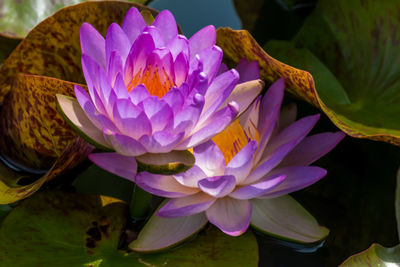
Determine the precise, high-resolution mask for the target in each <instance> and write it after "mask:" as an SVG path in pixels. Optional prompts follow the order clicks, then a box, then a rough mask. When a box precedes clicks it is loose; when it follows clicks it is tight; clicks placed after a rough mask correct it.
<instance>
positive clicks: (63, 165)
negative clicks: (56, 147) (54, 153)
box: [0, 137, 93, 204]
mask: <svg viewBox="0 0 400 267" xmlns="http://www.w3.org/2000/svg"><path fill="white" fill-rule="evenodd" d="M92 150H93V147H92V146H90V145H89V144H87V143H86V142H85V141H84V140H83V139H81V138H79V137H78V138H76V139H75V140H74V141H73V142H72V143H70V144H69V145H68V146H67V147H66V148H65V149H64V150H63V152H62V153H61V155H60V157H59V158H58V159H57V160H56V161H55V163H54V164H53V166H52V167H51V169H50V170H49V171H48V172H47V173H46V174H45V175H43V176H42V177H40V178H39V179H37V180H36V181H34V182H33V183H31V184H28V185H24V186H20V185H18V181H19V180H20V179H21V178H23V176H21V175H19V174H17V173H15V172H13V171H12V170H11V169H9V168H8V167H6V166H4V165H3V164H1V163H0V204H8V203H13V202H16V201H18V200H21V199H23V198H26V197H28V196H30V195H32V194H33V193H35V192H36V191H37V190H39V188H40V187H41V186H42V185H43V184H44V183H45V182H47V181H50V180H52V179H54V178H55V177H57V176H59V175H61V174H65V173H67V172H68V171H69V170H71V169H73V168H74V167H76V166H77V165H78V164H80V163H81V162H83V161H84V160H85V159H86V157H87V155H88V154H89V153H90V152H91V151H92Z"/></svg>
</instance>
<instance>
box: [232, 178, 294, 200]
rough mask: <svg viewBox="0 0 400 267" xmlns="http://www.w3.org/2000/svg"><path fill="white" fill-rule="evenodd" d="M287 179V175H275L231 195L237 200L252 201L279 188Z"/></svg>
mask: <svg viewBox="0 0 400 267" xmlns="http://www.w3.org/2000/svg"><path fill="white" fill-rule="evenodd" d="M285 178H286V176H285V175H273V176H272V177H267V178H265V179H263V180H261V181H259V182H257V183H255V184H251V185H246V186H243V187H241V188H239V189H237V190H236V191H234V192H232V193H230V194H229V196H230V197H232V198H235V199H242V200H243V199H252V198H256V197H259V196H262V195H264V194H265V193H267V192H268V191H270V190H271V189H273V188H275V187H276V186H278V185H279V184H280V183H282V182H283V180H284V179H285Z"/></svg>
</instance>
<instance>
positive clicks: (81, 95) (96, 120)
mask: <svg viewBox="0 0 400 267" xmlns="http://www.w3.org/2000/svg"><path fill="white" fill-rule="evenodd" d="M74 90H75V95H76V98H77V100H78V102H79V105H80V106H81V107H82V109H83V110H84V111H85V113H86V116H87V117H88V118H89V120H90V121H91V122H92V123H93V124H94V125H95V126H96V127H97V128H98V129H102V128H103V127H105V128H107V129H109V130H112V131H117V128H116V127H115V124H114V123H113V122H112V121H111V120H110V119H108V118H107V117H106V116H104V115H102V114H99V113H98V112H97V111H96V108H95V106H94V105H93V103H92V101H91V100H90V98H89V95H88V93H87V92H86V91H85V90H84V89H82V87H80V86H78V85H75V86H74Z"/></svg>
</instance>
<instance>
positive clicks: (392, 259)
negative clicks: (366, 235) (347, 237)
mask: <svg viewBox="0 0 400 267" xmlns="http://www.w3.org/2000/svg"><path fill="white" fill-rule="evenodd" d="M399 265H400V245H398V246H396V247H393V248H385V247H382V246H381V245H379V244H373V245H372V246H371V247H370V248H369V249H367V250H365V251H363V252H361V253H358V254H356V255H353V256H351V257H350V258H348V259H347V260H346V261H345V262H343V263H342V264H341V265H340V266H341V267H358V266H382V267H391V266H399Z"/></svg>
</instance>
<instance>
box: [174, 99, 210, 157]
mask: <svg viewBox="0 0 400 267" xmlns="http://www.w3.org/2000/svg"><path fill="white" fill-rule="evenodd" d="M193 100H194V101H193V103H192V104H190V105H188V106H186V107H185V106H184V107H183V108H182V109H181V110H180V112H178V113H176V114H175V116H174V131H175V132H181V131H185V133H188V132H190V131H191V130H192V127H191V126H193V125H196V124H197V121H198V119H199V117H200V114H201V111H202V110H203V106H204V97H203V96H201V95H196V96H195V97H194V98H193ZM185 149H186V148H183V149H181V150H185Z"/></svg>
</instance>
